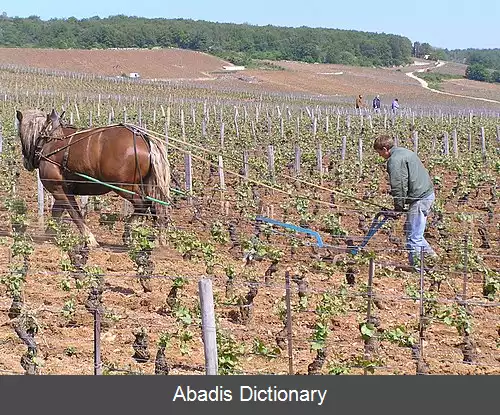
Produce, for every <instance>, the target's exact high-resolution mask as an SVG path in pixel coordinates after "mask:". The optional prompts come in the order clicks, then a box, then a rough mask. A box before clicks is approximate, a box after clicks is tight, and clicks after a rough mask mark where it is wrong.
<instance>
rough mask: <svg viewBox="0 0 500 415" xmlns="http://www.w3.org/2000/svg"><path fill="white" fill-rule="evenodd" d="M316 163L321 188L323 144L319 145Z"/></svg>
mask: <svg viewBox="0 0 500 415" xmlns="http://www.w3.org/2000/svg"><path fill="white" fill-rule="evenodd" d="M316 161H317V168H318V172H319V182H320V184H321V186H323V151H322V149H321V143H318V147H317V148H316Z"/></svg>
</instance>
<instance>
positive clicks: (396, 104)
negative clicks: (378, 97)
mask: <svg viewBox="0 0 500 415" xmlns="http://www.w3.org/2000/svg"><path fill="white" fill-rule="evenodd" d="M391 108H392V112H393V113H394V114H396V113H397V112H398V110H399V101H398V99H397V98H395V99H394V101H392V105H391Z"/></svg>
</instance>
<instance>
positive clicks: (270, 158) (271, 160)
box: [267, 144, 276, 184]
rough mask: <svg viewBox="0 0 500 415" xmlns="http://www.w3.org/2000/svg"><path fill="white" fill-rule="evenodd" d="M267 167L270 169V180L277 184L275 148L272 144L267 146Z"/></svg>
mask: <svg viewBox="0 0 500 415" xmlns="http://www.w3.org/2000/svg"><path fill="white" fill-rule="evenodd" d="M267 165H268V169H269V178H270V180H271V182H272V183H273V184H274V183H275V180H276V178H275V171H274V147H273V146H272V144H269V145H268V146H267Z"/></svg>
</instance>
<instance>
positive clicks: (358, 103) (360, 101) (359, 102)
mask: <svg viewBox="0 0 500 415" xmlns="http://www.w3.org/2000/svg"><path fill="white" fill-rule="evenodd" d="M364 106H365V104H364V103H363V95H358V97H357V98H356V108H363V107H364Z"/></svg>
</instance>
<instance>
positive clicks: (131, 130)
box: [16, 110, 170, 246]
mask: <svg viewBox="0 0 500 415" xmlns="http://www.w3.org/2000/svg"><path fill="white" fill-rule="evenodd" d="M16 116H17V119H18V121H19V137H20V139H21V145H22V153H23V163H24V167H25V168H26V169H27V170H28V171H33V170H35V169H37V168H38V170H39V176H40V180H41V182H42V184H43V186H44V187H45V189H47V191H49V192H50V193H51V194H52V196H53V197H54V204H53V206H52V217H53V218H54V219H56V220H57V219H60V217H61V215H62V213H63V212H64V210H67V211H68V212H69V214H70V215H71V218H72V219H73V221H74V222H75V224H76V225H77V227H78V229H79V230H80V232H81V233H82V235H83V236H84V237H86V239H87V242H88V244H89V245H90V246H98V243H97V241H96V240H95V237H94V235H93V234H92V232H91V231H90V229H89V228H88V227H87V225H86V224H85V221H84V218H83V215H82V213H81V211H80V208H79V206H78V203H77V202H76V200H75V195H88V196H92V195H103V194H106V193H108V192H110V191H114V192H116V193H117V194H118V195H120V196H121V197H123V198H124V199H127V200H129V201H130V202H131V203H132V205H133V206H134V213H133V215H132V217H134V216H137V215H143V214H145V213H147V210H148V209H149V210H150V211H151V214H152V215H153V216H154V217H155V218H156V217H160V216H165V213H166V208H165V205H164V204H162V203H156V202H155V203H153V201H152V200H151V199H147V198H146V197H147V196H149V197H151V198H154V199H157V200H160V201H164V202H167V201H168V198H169V186H170V166H169V163H168V159H167V155H166V150H165V145H164V143H162V142H160V140H157V139H155V138H153V137H149V136H148V135H146V134H145V133H144V132H143V131H140V130H139V129H138V128H137V127H134V126H132V125H125V124H117V125H109V126H106V127H97V128H90V129H87V130H76V129H75V128H71V127H65V126H63V125H62V123H61V119H60V116H59V115H58V114H57V113H56V112H55V111H54V110H52V112H51V113H50V114H49V115H45V114H44V113H43V112H42V111H39V110H27V111H25V112H24V113H22V112H20V111H16ZM79 174H84V175H86V176H90V177H92V178H94V179H97V180H99V181H100V182H102V183H106V184H109V185H112V186H115V187H114V188H111V187H109V186H106V185H105V184H101V183H96V182H94V181H92V180H89V179H86V178H82V176H80V175H79ZM122 189H123V190H122ZM130 192H133V194H131V193H130Z"/></svg>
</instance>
